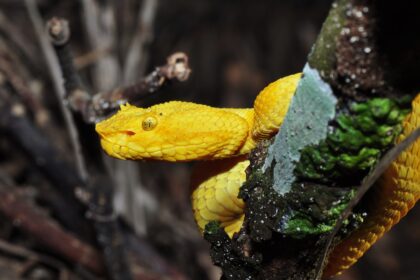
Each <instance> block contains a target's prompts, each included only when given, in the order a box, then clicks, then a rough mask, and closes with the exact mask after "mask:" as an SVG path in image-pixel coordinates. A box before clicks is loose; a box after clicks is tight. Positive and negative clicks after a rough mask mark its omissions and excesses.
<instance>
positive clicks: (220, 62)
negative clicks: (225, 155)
mask: <svg viewBox="0 0 420 280" xmlns="http://www.w3.org/2000/svg"><path fill="white" fill-rule="evenodd" d="M35 2H36V3H37V4H38V8H39V11H40V13H41V16H42V18H43V20H44V21H46V20H47V19H49V18H51V17H52V16H60V17H65V18H67V19H68V20H69V21H70V26H71V29H72V38H71V48H72V50H73V52H74V54H75V57H76V64H77V66H78V69H79V72H80V74H81V75H82V77H83V80H84V83H85V84H86V85H87V87H88V88H89V89H90V90H91V91H93V92H99V91H105V90H111V89H112V88H115V87H116V86H121V85H126V84H129V83H131V82H135V81H136V80H138V79H140V78H141V77H143V76H144V75H145V74H147V73H149V72H150V71H152V70H153V69H154V67H156V66H159V65H162V64H164V63H165V59H166V57H167V56H168V55H170V54H171V53H173V52H176V51H182V52H185V53H186V54H187V55H188V57H189V61H190V66H191V68H192V71H193V72H192V74H191V76H190V78H189V80H188V81H186V82H184V83H175V82H174V83H172V84H170V85H168V86H166V87H164V88H163V89H162V90H161V91H159V92H158V93H156V94H155V95H153V96H151V97H149V98H147V99H145V100H143V101H142V102H141V104H140V105H142V106H148V105H151V104H155V103H158V102H162V101H167V100H184V101H193V102H197V103H203V104H207V105H211V106H225V107H251V106H252V102H253V100H254V98H255V96H256V95H257V94H258V92H259V91H260V90H261V89H262V88H264V86H265V85H267V84H268V83H269V82H270V81H273V80H275V79H277V78H279V77H282V76H285V75H288V74H292V73H295V72H298V71H300V70H301V69H302V68H303V66H304V64H305V61H306V57H307V54H308V52H309V51H310V49H311V46H312V44H313V43H314V41H315V39H316V36H317V33H318V32H319V30H320V27H321V24H322V22H323V20H324V19H325V17H326V15H327V12H328V10H329V8H330V5H331V1H328V0H281V1H280V0H267V1H251V0H242V1H239V0H231V1H222V0H200V1H197V0H143V1H134V0H120V1H105V0H102V1H99V0H98V1H87V0H86V1H84V0H80V1H64V0H63V1H54V0H39V1H35ZM92 7H94V8H95V7H96V8H95V9H96V10H95V9H93V10H92ZM95 22H96V24H97V25H99V29H96V30H95V29H94V28H93V30H92V29H89V28H92V26H93V27H94V26H95ZM10 27H13V30H11V29H10ZM0 36H1V43H2V44H5V45H8V46H9V48H10V49H12V50H13V51H14V53H13V54H12V55H13V56H15V57H17V59H18V60H19V61H20V65H19V68H20V69H21V68H22V69H21V72H22V73H24V74H23V75H24V77H25V79H26V80H27V83H28V85H29V87H30V88H31V90H32V91H33V92H35V93H34V94H35V97H36V98H37V99H38V100H39V102H40V103H41V104H43V106H45V108H47V110H48V111H49V112H50V114H49V118H50V122H52V123H53V124H54V127H61V129H60V130H57V131H56V133H52V134H53V135H51V133H50V136H51V137H53V139H54V142H55V143H56V145H57V146H58V147H59V149H60V151H63V153H64V154H65V156H64V157H65V158H66V159H67V160H70V161H72V159H71V154H66V152H65V151H67V150H69V146H70V145H69V140H68V137H67V134H66V131H65V130H64V129H62V127H63V119H62V116H61V114H60V111H59V109H58V102H61V101H58V100H57V99H56V98H55V96H54V94H53V93H52V91H53V90H54V89H53V86H52V84H51V76H50V73H49V72H48V71H47V66H46V62H45V59H44V57H43V56H42V55H40V53H41V52H40V47H39V44H38V40H37V35H36V33H35V32H34V29H33V23H32V22H31V21H30V19H29V17H28V14H27V10H26V7H25V1H21V0H0ZM136 36H137V37H136ZM16 38H17V39H16ZM135 38H137V39H138V41H136V40H135ZM78 128H79V130H80V135H81V138H82V141H81V143H82V145H83V147H84V148H85V150H86V151H85V154H86V155H87V157H92V159H88V162H89V164H95V161H97V160H98V159H97V158H98V157H99V156H98V155H99V150H98V149H97V142H96V141H97V139H96V135H95V133H94V131H93V127H92V126H87V125H84V124H80V123H79V125H78ZM45 130H46V131H48V129H45ZM46 134H47V135H48V132H46ZM95 147H96V148H95ZM14 149H17V148H16V147H15V146H13V144H11V143H9V142H8V141H7V139H4V138H3V137H0V170H2V169H3V172H6V173H8V174H9V175H10V177H11V178H12V179H13V180H14V181H15V182H16V183H17V185H18V186H19V188H22V189H33V190H38V192H39V190H40V189H43V188H40V187H39V186H40V185H46V187H45V188H44V189H47V190H48V188H51V186H48V185H49V183H48V182H47V181H46V180H45V179H43V178H42V176H41V175H40V174H38V173H37V171H36V170H35V169H33V168H32V167H28V165H27V163H25V158H24V156H23V155H21V154H19V153H17V154H16V153H14V152H13V151H14ZM105 160H106V161H107V164H108V167H109V169H110V170H111V173H112V174H113V179H114V185H115V207H116V209H117V210H118V213H120V214H121V216H123V217H124V220H125V221H126V223H127V225H128V227H131V228H133V229H134V231H135V232H136V233H137V235H138V236H140V237H141V238H142V239H144V240H146V241H147V242H148V244H151V245H152V249H153V250H156V252H157V253H158V254H160V255H161V256H162V257H163V258H165V259H166V260H167V261H168V262H170V263H172V264H174V266H176V267H177V268H179V269H180V270H181V271H183V273H185V274H186V275H187V276H188V277H189V278H190V279H218V277H219V276H220V272H219V270H218V269H217V268H215V267H214V266H213V265H212V264H211V260H210V258H209V256H208V251H207V250H208V248H207V244H206V243H205V242H204V241H203V240H202V238H201V236H200V235H199V233H198V231H197V230H196V229H195V225H194V222H193V219H192V213H191V206H190V201H189V196H190V188H189V175H190V173H191V167H192V166H193V164H185V163H182V164H181V163H180V164H170V163H159V162H141V163H128V162H118V161H117V160H113V159H109V158H106V159H105ZM46 207H47V206H46ZM47 208H48V207H47ZM419 218H420V209H419V207H418V206H417V207H416V208H415V209H414V210H413V211H411V212H410V213H409V215H408V216H407V217H406V218H405V219H404V220H403V221H402V222H401V223H400V224H399V225H398V226H397V227H396V228H395V229H393V230H392V231H391V232H390V233H389V234H387V235H386V236H385V237H384V238H383V239H382V240H381V241H380V242H378V243H377V244H376V245H375V246H374V248H373V249H372V250H370V251H369V253H368V254H367V255H366V256H365V257H364V258H363V259H362V260H361V261H360V262H359V263H358V264H356V265H355V266H354V267H353V268H352V269H350V270H349V271H347V272H345V273H344V274H343V275H342V276H340V277H338V278H337V279H342V280H344V279H346V280H368V279H375V280H376V279H378V280H379V279H401V280H415V279H420V268H419V265H420V253H419V251H420V223H418V221H419ZM2 223H5V224H7V223H8V221H6V220H5V221H4V222H2ZM13 232H14V231H13ZM8 233H9V235H7V234H6V233H4V232H3V233H2V231H1V230H0V237H1V238H3V239H5V240H13V241H14V242H20V243H21V244H26V245H25V246H33V244H32V243H31V242H34V241H33V240H30V242H29V241H27V240H26V239H28V237H25V238H26V239H25V238H20V239H19V240H16V238H14V237H13V236H11V235H10V232H8ZM29 239H30V238H29ZM25 242H26V243H25ZM35 243H36V242H35ZM27 244H29V245H27ZM35 248H36V249H37V250H41V251H42V250H43V249H42V247H41V248H39V246H38V247H36V246H35ZM1 254H2V252H1V250H0V255H1ZM3 257H4V256H3ZM2 259H3V258H0V267H1V266H2V261H1V260H2ZM149 266H150V264H149ZM0 279H6V278H2V276H1V275H0ZM34 279H41V278H34ZM46 279H49V278H46Z"/></svg>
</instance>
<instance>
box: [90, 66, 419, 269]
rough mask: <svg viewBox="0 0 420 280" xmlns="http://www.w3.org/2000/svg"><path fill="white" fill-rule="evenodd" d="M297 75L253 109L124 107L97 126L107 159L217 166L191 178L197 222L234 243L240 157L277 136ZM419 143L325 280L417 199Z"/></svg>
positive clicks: (413, 117) (385, 182)
mask: <svg viewBox="0 0 420 280" xmlns="http://www.w3.org/2000/svg"><path fill="white" fill-rule="evenodd" d="M299 78H300V74H295V75H292V76H288V77H285V78H283V79H279V80H277V81H276V82H274V83H272V84H270V85H269V86H268V87H266V88H265V89H264V90H263V91H262V92H261V93H260V94H259V96H258V97H257V99H256V101H255V104H254V109H224V108H212V107H209V106H204V105H199V104H194V103H188V102H177V101H173V102H168V103H164V104H159V105H155V106H152V107H150V108H146V109H143V108H137V107H134V106H131V105H125V106H122V107H121V110H120V111H119V112H118V113H117V114H116V115H114V116H113V117H111V118H109V119H107V120H105V121H103V122H100V123H98V124H97V126H96V131H97V132H98V134H99V135H100V137H101V145H102V147H103V149H104V150H105V151H106V153H108V154H109V155H110V156H113V157H116V158H120V159H134V160H136V159H155V160H165V161H190V160H216V159H223V160H218V161H208V162H205V163H203V165H202V166H201V168H198V171H197V172H196V173H195V176H193V186H194V187H197V189H196V190H195V191H194V193H193V196H192V202H193V209H194V216H195V219H196V221H197V224H198V226H199V228H200V230H201V231H203V230H204V226H205V225H206V224H207V223H208V222H209V221H212V220H216V221H219V222H220V223H221V224H222V226H223V227H224V229H225V231H226V232H227V233H228V234H229V236H232V235H233V234H234V233H235V232H237V231H239V229H240V227H241V225H242V221H243V218H244V215H243V207H244V204H243V201H242V200H240V199H238V198H237V194H238V191H239V187H240V186H241V184H242V182H243V181H245V168H246V167H247V166H248V164H249V162H248V161H244V158H243V157H241V155H245V154H247V153H249V152H250V151H251V149H253V148H254V147H255V145H256V143H257V142H258V141H260V140H261V139H267V138H270V137H272V136H273V135H274V134H275V133H276V132H277V131H278V129H279V126H280V125H281V123H282V121H283V118H284V116H285V114H286V112H287V108H288V105H289V103H290V100H291V98H292V96H293V93H294V91H295V89H296V86H297V82H298V80H299ZM419 118H420V102H419V98H416V100H415V101H414V102H413V112H412V113H411V114H410V115H409V117H408V118H407V119H406V120H405V122H404V124H403V126H404V132H403V134H401V135H400V139H402V138H404V137H405V136H406V135H407V134H409V133H410V132H411V131H412V130H413V129H415V128H416V127H417V126H418V125H419V123H418V122H419ZM419 151H420V141H417V142H416V143H415V144H414V145H413V146H412V147H411V148H410V149H409V150H407V151H405V152H404V153H403V154H402V155H401V156H400V157H399V158H398V159H397V160H396V161H395V162H394V163H393V164H392V166H391V167H390V168H389V170H388V171H387V172H386V174H385V175H384V176H383V178H382V181H381V182H382V183H381V185H380V190H381V194H380V195H379V196H378V197H377V199H376V200H377V201H378V203H377V205H376V206H375V208H374V209H373V210H372V212H371V213H370V215H369V216H368V218H367V219H366V220H365V222H364V223H363V224H362V226H361V227H360V228H359V229H358V230H356V231H355V232H354V233H352V234H351V235H350V236H349V237H348V238H347V239H346V240H344V241H343V242H342V243H340V244H339V245H338V246H337V247H336V248H335V249H334V251H333V252H332V254H331V257H330V261H329V264H328V267H327V269H326V272H325V276H329V275H334V274H336V273H338V272H340V271H342V270H344V269H347V268H348V267H349V266H350V265H352V264H353V263H355V262H356V261H357V259H358V258H360V257H361V256H362V255H363V254H364V252H365V251H366V250H367V249H368V248H369V247H370V246H371V245H372V244H373V243H374V242H376V240H377V239H379V238H380V237H381V236H382V235H383V233H384V232H386V231H387V230H389V228H390V227H392V225H394V224H395V223H397V222H398V221H399V219H400V218H401V217H402V216H404V215H405V214H406V213H407V211H408V210H409V209H410V208H411V207H413V205H414V204H415V203H416V202H417V200H418V198H419V191H420V184H419V181H420V177H419V171H418V168H419V163H420V159H419V158H420V157H419Z"/></svg>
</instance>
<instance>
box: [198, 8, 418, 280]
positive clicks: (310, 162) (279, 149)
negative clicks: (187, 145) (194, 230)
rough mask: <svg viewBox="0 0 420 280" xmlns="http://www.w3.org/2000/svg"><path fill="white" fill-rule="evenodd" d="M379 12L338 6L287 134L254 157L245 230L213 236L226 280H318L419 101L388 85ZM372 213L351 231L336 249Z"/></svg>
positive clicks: (357, 218)
mask: <svg viewBox="0 0 420 280" xmlns="http://www.w3.org/2000/svg"><path fill="white" fill-rule="evenodd" d="M378 3H379V2H375V1H366V2H364V1H358V0H337V1H336V2H335V3H334V4H333V7H332V9H331V11H330V14H329V15H328V18H327V19H326V21H325V23H324V26H323V28H322V30H321V33H320V35H319V37H318V40H317V42H316V43H315V45H314V48H313V50H312V52H311V54H310V55H309V57H308V66H307V67H306V68H305V71H304V74H305V72H306V74H309V75H306V76H305V75H304V77H303V82H301V83H300V84H299V86H298V89H297V93H296V94H295V97H294V99H293V100H292V103H291V106H290V107H289V108H290V109H289V112H288V114H287V115H286V117H285V119H284V122H283V124H282V127H281V128H280V132H279V133H278V135H277V136H276V138H275V139H272V140H271V141H269V142H264V143H262V144H260V145H259V146H258V147H257V149H256V150H254V151H253V152H252V153H251V156H250V160H251V165H250V168H249V170H248V176H247V182H246V183H245V184H244V185H243V186H242V187H241V190H240V194H239V196H240V198H242V199H243V200H244V201H245V204H246V209H245V221H244V225H243V227H242V229H241V231H240V232H239V233H238V234H236V235H235V236H234V238H233V239H232V240H227V239H224V237H222V236H221V231H220V229H219V231H215V230H212V231H209V232H207V233H206V238H207V240H209V241H210V243H211V244H212V252H213V256H214V253H215V252H216V251H217V252H219V254H218V255H217V256H218V258H217V260H216V259H215V260H216V262H217V263H218V264H220V265H221V266H222V268H223V272H224V277H225V278H226V279H288V280H290V279H320V278H319V277H320V275H322V273H320V269H322V265H321V264H322V263H323V261H324V260H323V259H322V255H323V254H322V253H320V252H324V250H325V248H324V247H325V244H326V240H327V239H328V238H327V236H328V233H329V232H330V231H332V230H333V228H334V226H335V223H336V221H337V219H338V218H339V216H340V215H341V212H342V211H343V209H344V208H346V206H347V204H348V203H349V201H350V200H351V199H353V196H354V195H355V193H357V188H358V187H359V186H360V184H361V182H362V180H363V179H364V177H365V176H366V175H367V174H368V173H369V172H370V171H371V170H372V169H373V168H374V167H375V164H376V163H377V161H378V159H380V158H381V156H383V154H384V153H385V152H386V151H387V150H388V149H389V148H391V147H392V146H393V143H394V139H395V137H396V136H397V135H398V134H399V133H400V129H401V127H400V123H401V121H402V119H403V118H404V116H405V115H406V114H407V113H408V108H409V105H410V101H411V99H412V96H411V95H407V93H406V92H405V91H403V90H398V89H396V88H395V87H393V86H392V85H390V84H388V83H386V82H385V81H384V77H385V76H387V75H386V74H387V73H385V72H384V71H386V70H385V69H384V68H383V65H384V64H385V63H384V62H383V61H380V59H379V58H380V57H381V55H379V54H378V53H377V51H378V49H377V48H376V41H375V40H376V33H375V29H376V25H377V22H378V19H377V18H376V16H377V13H376V11H375V8H376V5H377V4H378ZM388 70H389V69H388ZM364 74H366V75H364ZM369 75H371V76H369ZM314 77H315V78H314ZM316 77H321V78H322V79H317V78H316ZM305 78H306V82H305ZM308 80H309V81H311V82H309V83H308ZM302 93H304V94H302ZM296 104H298V105H296ZM326 104H327V106H324V105H326ZM321 108H323V109H321ZM314 120H315V124H314ZM311 137H312V138H311ZM268 147H270V148H268ZM365 210H366V209H364V208H363V205H361V207H360V208H359V209H357V211H354V213H353V215H351V216H350V217H349V218H348V219H347V220H346V221H345V222H344V225H343V227H342V228H341V229H340V232H339V233H338V235H337V236H338V237H337V242H339V240H340V238H341V237H343V236H347V235H348V234H349V233H351V231H352V230H353V229H355V228H357V227H358V226H359V225H360V224H361V223H363V218H364V214H365ZM226 242H227V243H226ZM221 244H225V245H221ZM224 250H225V251H224ZM220 252H224V254H220ZM318 253H319V254H318ZM320 256H321V257H320ZM233 271H234V273H232V272H233ZM235 273H237V275H241V277H238V278H235V277H234V276H232V275H235ZM242 276H243V277H242ZM232 277H233V278H232Z"/></svg>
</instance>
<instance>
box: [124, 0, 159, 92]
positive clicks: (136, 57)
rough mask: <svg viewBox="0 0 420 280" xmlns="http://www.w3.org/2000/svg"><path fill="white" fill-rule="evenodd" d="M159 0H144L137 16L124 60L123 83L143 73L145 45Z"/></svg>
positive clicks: (149, 35) (145, 58)
mask: <svg viewBox="0 0 420 280" xmlns="http://www.w3.org/2000/svg"><path fill="white" fill-rule="evenodd" d="M158 3H159V0H144V1H142V4H141V5H140V9H139V12H138V16H137V26H136V27H135V31H136V32H135V33H134V36H133V38H132V40H131V43H130V45H129V48H128V51H127V56H126V57H125V61H124V70H123V73H124V75H123V83H124V85H127V84H130V83H132V82H134V81H135V80H136V79H137V78H138V76H137V75H139V74H140V75H143V74H144V69H145V67H146V64H147V61H148V59H147V58H148V53H149V52H148V51H147V50H146V48H147V45H148V44H150V43H151V41H152V40H153V25H154V20H155V16H156V12H157V8H158Z"/></svg>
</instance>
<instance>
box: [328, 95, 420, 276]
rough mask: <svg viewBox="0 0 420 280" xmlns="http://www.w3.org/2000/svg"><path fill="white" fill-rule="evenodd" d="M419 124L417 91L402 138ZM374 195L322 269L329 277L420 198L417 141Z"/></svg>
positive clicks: (404, 125)
mask: <svg viewBox="0 0 420 280" xmlns="http://www.w3.org/2000/svg"><path fill="white" fill-rule="evenodd" d="M419 126H420V95H419V96H417V97H416V98H415V99H414V100H413V102H412V112H411V113H410V114H409V115H408V116H407V118H406V119H405V120H404V122H403V132H402V133H401V134H400V135H399V136H398V140H397V142H400V141H402V140H403V139H404V138H405V137H407V136H408V135H409V134H410V133H411V132H413V131H414V130H415V129H416V128H418V127H419ZM377 188H378V189H377V192H376V193H377V198H376V201H375V203H374V205H373V206H374V207H372V209H371V212H370V213H369V214H368V215H369V216H368V217H367V218H366V222H365V223H363V224H362V226H361V227H360V228H359V229H357V230H356V231H354V232H353V233H352V234H351V235H350V236H349V237H348V238H346V239H345V240H343V241H342V242H341V243H339V244H338V245H337V246H336V247H335V248H334V250H333V251H332V252H331V254H330V256H329V263H328V265H327V267H326V269H325V271H324V276H325V277H330V276H333V275H336V274H337V273H340V272H341V271H343V270H346V269H347V268H349V267H350V266H351V265H353V264H354V263H355V262H357V260H358V259H359V258H360V257H362V256H363V254H364V253H365V252H366V251H367V250H368V249H369V248H370V247H371V246H372V245H373V244H374V243H375V242H376V241H377V240H378V239H379V238H381V237H382V236H383V235H384V234H385V233H386V232H387V231H388V230H390V229H391V227H392V226H393V225H395V224H396V223H398V222H399V221H400V219H401V218H402V217H404V216H405V215H406V214H407V212H408V211H409V210H410V209H411V208H412V207H413V206H414V205H415V204H416V203H417V201H418V200H419V198H420V141H419V140H418V141H416V142H415V143H414V144H413V145H411V147H409V148H408V149H407V150H405V151H404V152H403V153H401V155H400V156H399V157H398V158H397V159H396V160H395V161H394V162H393V163H392V164H391V166H390V167H389V168H388V170H387V171H386V172H385V174H384V175H383V176H382V178H381V180H380V182H379V184H378V185H377Z"/></svg>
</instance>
